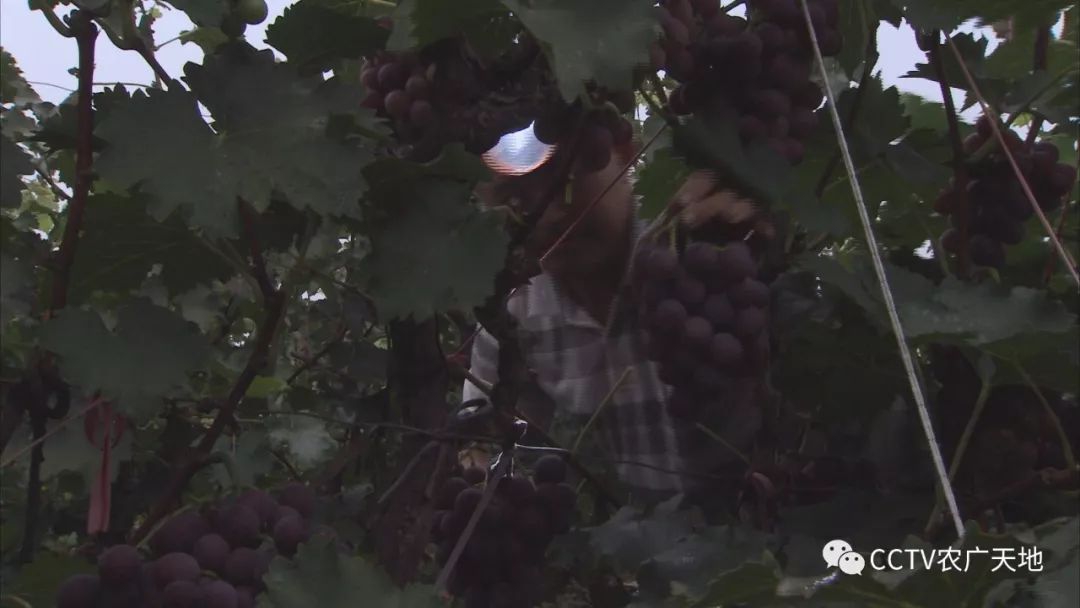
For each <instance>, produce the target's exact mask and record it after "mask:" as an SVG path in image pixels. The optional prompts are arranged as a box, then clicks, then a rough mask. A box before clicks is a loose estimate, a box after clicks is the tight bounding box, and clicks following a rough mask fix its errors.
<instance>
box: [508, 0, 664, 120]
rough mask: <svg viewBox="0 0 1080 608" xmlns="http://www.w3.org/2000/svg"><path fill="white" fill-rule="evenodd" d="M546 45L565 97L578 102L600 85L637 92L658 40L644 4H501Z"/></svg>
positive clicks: (549, 0)
mask: <svg viewBox="0 0 1080 608" xmlns="http://www.w3.org/2000/svg"><path fill="white" fill-rule="evenodd" d="M502 2H503V4H505V5H506V6H507V7H508V8H509V9H510V10H512V11H513V12H514V14H515V15H517V17H518V19H520V20H521V21H522V23H524V24H525V27H527V28H528V29H529V31H530V32H532V34H533V35H534V36H536V37H537V38H538V39H540V41H541V42H543V43H544V44H545V45H546V46H547V51H548V53H549V55H550V57H551V63H552V68H553V70H554V71H555V76H556V78H557V79H558V82H559V90H560V91H561V92H562V95H563V98H564V99H566V100H567V101H573V100H574V99H576V98H577V96H578V95H579V94H580V93H582V92H584V90H585V83H586V82H588V81H590V80H595V81H596V83H597V84H598V85H600V86H605V87H608V88H609V89H612V90H615V91H629V90H631V89H632V88H633V85H634V83H633V72H634V70H635V69H637V68H638V67H640V66H643V65H648V63H649V45H650V44H651V43H652V42H653V40H655V38H656V29H657V24H656V18H655V17H654V16H653V12H652V5H653V3H652V2H647V1H645V0H592V1H591V2H579V1H577V0H536V1H534V2H525V1H524V0H502Z"/></svg>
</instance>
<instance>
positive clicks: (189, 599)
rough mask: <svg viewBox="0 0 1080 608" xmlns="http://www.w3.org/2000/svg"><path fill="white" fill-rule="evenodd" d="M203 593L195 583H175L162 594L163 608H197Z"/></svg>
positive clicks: (170, 584) (169, 585) (168, 586)
mask: <svg viewBox="0 0 1080 608" xmlns="http://www.w3.org/2000/svg"><path fill="white" fill-rule="evenodd" d="M201 599H202V593H201V592H200V589H199V585H197V584H196V583H195V582H193V581H173V582H171V583H169V584H168V585H167V586H166V587H165V589H164V591H162V593H161V602H162V608H196V607H197V606H199V605H200V600H201Z"/></svg>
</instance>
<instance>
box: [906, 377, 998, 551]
mask: <svg viewBox="0 0 1080 608" xmlns="http://www.w3.org/2000/svg"><path fill="white" fill-rule="evenodd" d="M980 381H981V382H982V384H981V386H980V387H979V396H978V397H977V398H976V399H975V406H974V407H973V408H972V410H971V416H969V417H968V421H967V424H966V425H964V430H963V432H962V433H960V440H959V441H958V442H957V444H956V450H954V451H953V457H952V462H950V463H949V481H952V480H954V479H956V472H957V471H958V470H960V463H961V462H962V461H963V459H964V453H965V452H966V451H967V448H968V444H969V443H970V442H971V436H972V435H973V434H974V433H975V426H976V425H977V424H978V423H979V418H981V417H982V412H983V409H984V408H985V407H986V400H987V399H988V398H989V397H990V390H991V388H992V386H991V384H990V378H985V379H984V378H980ZM941 506H942V505H941V494H940V492H939V493H938V497H937V500H936V501H935V502H934V508H933V509H932V510H931V511H930V517H929V518H928V519H927V522H926V526H925V527H924V528H923V534H924V535H925V536H929V534H930V532H931V531H932V530H933V528H934V526H936V525H937V522H938V520H939V518H940V516H941Z"/></svg>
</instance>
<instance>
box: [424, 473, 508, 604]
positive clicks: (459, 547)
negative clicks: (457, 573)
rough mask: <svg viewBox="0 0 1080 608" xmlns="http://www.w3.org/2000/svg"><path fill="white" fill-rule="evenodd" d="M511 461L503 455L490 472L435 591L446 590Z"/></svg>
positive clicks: (441, 572) (440, 575) (440, 572)
mask: <svg viewBox="0 0 1080 608" xmlns="http://www.w3.org/2000/svg"><path fill="white" fill-rule="evenodd" d="M512 460H513V459H512V458H509V457H508V456H506V455H505V454H504V456H503V458H502V459H501V460H500V461H499V464H498V465H497V466H496V467H495V471H494V472H492V474H491V481H489V482H488V483H487V485H486V486H484V494H483V495H482V496H481V497H480V503H479V504H477V505H476V509H475V510H474V511H473V513H472V516H471V517H470V518H469V523H467V524H466V525H465V529H464V530H463V531H462V532H461V536H460V537H459V538H458V541H457V544H455V545H454V549H453V551H451V552H450V557H448V558H447V559H446V564H444V565H443V567H442V570H441V571H439V576H438V577H437V578H436V579H435V590H436V591H441V590H443V589H445V588H446V582H447V580H448V579H449V578H450V575H451V574H452V573H453V572H454V566H456V565H457V562H458V559H459V558H460V557H461V553H462V552H463V551H465V545H467V544H468V542H469V539H470V538H472V535H473V530H475V529H476V524H477V523H478V522H479V521H480V517H481V516H482V515H483V514H484V510H485V509H487V506H488V504H489V503H491V499H492V498H493V497H494V496H495V489H496V488H497V487H499V481H501V480H502V478H503V476H504V475H505V474H506V471H507V469H509V467H510V463H511V461H512Z"/></svg>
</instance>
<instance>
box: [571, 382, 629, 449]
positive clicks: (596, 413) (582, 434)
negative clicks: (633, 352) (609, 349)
mask: <svg viewBox="0 0 1080 608" xmlns="http://www.w3.org/2000/svg"><path fill="white" fill-rule="evenodd" d="M633 370H634V368H633V367H632V366H629V365H628V366H626V369H624V370H623V373H622V375H620V376H619V379H618V380H616V381H615V384H613V385H612V386H611V389H610V390H609V391H608V392H607V394H606V395H604V398H603V400H601V401H600V405H598V406H596V411H594V412H593V414H592V416H590V417H589V421H588V422H586V423H585V426H583V427H581V431H580V432H579V433H578V436H577V439H575V440H574V445H573V447H571V448H570V453H571V454H575V455H576V454H577V453H578V448H580V447H581V442H582V441H583V440H584V439H585V436H586V435H588V434H589V431H590V430H592V427H593V425H595V424H596V421H597V419H599V418H600V414H601V413H602V412H603V411H604V410H605V409H607V405H608V404H609V403H611V402H612V400H613V397H615V391H617V390H619V387H620V386H622V383H623V382H625V381H626V379H627V378H628V377H629V376H630V372H632V371H633Z"/></svg>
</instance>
